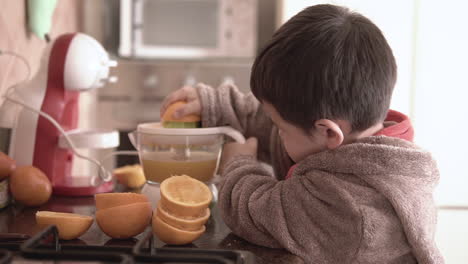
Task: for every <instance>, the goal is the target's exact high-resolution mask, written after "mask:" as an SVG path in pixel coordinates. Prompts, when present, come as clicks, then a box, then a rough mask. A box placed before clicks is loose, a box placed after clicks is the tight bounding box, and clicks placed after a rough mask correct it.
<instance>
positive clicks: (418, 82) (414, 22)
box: [280, 0, 468, 206]
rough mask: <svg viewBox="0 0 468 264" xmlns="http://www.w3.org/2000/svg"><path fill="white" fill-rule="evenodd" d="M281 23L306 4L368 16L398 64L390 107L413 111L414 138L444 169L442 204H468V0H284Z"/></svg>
mask: <svg viewBox="0 0 468 264" xmlns="http://www.w3.org/2000/svg"><path fill="white" fill-rule="evenodd" d="M280 3H281V4H280V13H281V14H282V15H280V23H282V22H284V21H286V20H287V19H289V18H290V17H291V16H293V15H294V14H296V13H297V12H299V11H300V10H302V9H303V8H304V7H307V6H309V5H314V4H321V3H333V4H340V5H344V6H347V7H349V8H350V9H352V10H356V11H357V12H359V13H361V14H363V15H365V16H367V17H369V18H370V19H371V20H372V21H373V22H374V23H375V24H376V25H377V26H378V27H379V28H380V29H381V30H382V31H383V33H384V35H385V36H386V38H387V40H388V42H389V44H390V46H391V47H392V49H393V52H394V54H395V58H396V61H397V64H398V82H397V85H396V87H395V93H394V96H393V99H392V104H391V107H392V108H393V109H395V110H399V111H401V112H403V113H406V114H408V115H410V117H411V118H412V120H413V124H414V127H415V133H416V134H415V142H416V143H417V144H419V145H420V146H422V147H423V148H425V149H428V150H429V151H431V152H432V153H433V155H434V157H435V158H436V160H437V161H438V166H439V169H440V173H441V180H440V184H439V186H438V187H437V190H436V196H435V198H436V201H437V203H438V204H439V205H458V206H459V205H464V206H467V205H468V191H466V190H468V166H465V164H466V165H468V140H466V139H465V133H468V122H467V121H468V110H467V107H468V101H467V99H468V85H467V82H468V27H467V25H468V15H467V13H466V11H467V10H468V1H463V0H447V1H443V2H442V1H437V0H393V1H375V0H335V1H325V0H280Z"/></svg>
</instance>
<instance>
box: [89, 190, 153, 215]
mask: <svg viewBox="0 0 468 264" xmlns="http://www.w3.org/2000/svg"><path fill="white" fill-rule="evenodd" d="M94 200H95V202H96V210H97V211H100V210H103V209H108V208H112V207H117V206H122V205H127V204H133V203H144V202H146V203H147V202H149V201H148V198H147V197H146V196H145V195H143V194H139V193H130V192H126V193H98V194H96V195H94Z"/></svg>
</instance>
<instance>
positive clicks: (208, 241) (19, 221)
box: [0, 196, 303, 264]
mask: <svg viewBox="0 0 468 264" xmlns="http://www.w3.org/2000/svg"><path fill="white" fill-rule="evenodd" d="M38 210H47V211H60V212H71V213H80V214H85V215H93V216H94V212H95V207H94V198H93V197H60V196H53V197H52V198H51V199H50V200H49V202H48V203H47V204H45V205H43V206H41V207H37V208H28V207H23V206H21V205H9V206H8V207H6V208H4V209H1V210H0V233H21V234H27V235H34V234H35V233H36V232H38V231H39V230H40V229H39V228H38V227H37V226H36V223H35V213H36V211H38ZM148 228H150V227H148ZM141 236H142V234H140V235H139V236H136V237H135V238H134V239H130V240H116V239H111V238H109V237H108V236H107V235H105V234H104V233H103V232H102V231H101V230H100V229H99V227H98V226H97V223H96V221H94V223H93V224H92V226H91V228H90V229H89V230H88V231H87V232H86V233H85V234H84V235H82V236H81V237H80V238H79V239H76V240H73V241H70V242H68V243H67V244H70V243H76V244H86V245H99V246H101V245H127V244H128V245H129V246H132V245H134V243H135V242H136V241H137V240H138V239H140V238H141ZM155 245H156V247H164V246H167V245H165V244H164V243H163V242H161V241H160V240H158V239H157V238H156V237H155ZM184 247H193V248H204V249H230V250H247V251H250V252H252V253H253V254H254V255H255V256H256V263H259V264H263V263H265V264H266V263H272V264H274V263H291V264H295V263H303V261H302V260H301V259H300V258H298V257H296V256H294V255H292V254H290V253H288V252H287V251H285V250H282V249H270V248H265V247H261V246H257V245H254V244H251V243H249V242H247V241H245V240H243V239H241V238H239V237H237V236H236V235H234V234H232V233H231V231H230V229H229V228H228V227H227V226H226V225H225V224H224V222H223V221H222V220H221V218H220V216H219V212H218V210H217V209H216V208H214V209H213V210H212V216H211V218H210V220H209V221H208V222H207V224H206V232H205V233H204V234H203V235H202V237H200V238H199V239H198V240H196V241H194V242H193V243H192V244H190V245H186V246H184Z"/></svg>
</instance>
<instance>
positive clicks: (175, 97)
mask: <svg viewBox="0 0 468 264" xmlns="http://www.w3.org/2000/svg"><path fill="white" fill-rule="evenodd" d="M176 101H186V102H187V104H186V105H185V106H183V107H180V108H179V109H177V111H175V112H174V118H177V119H179V118H182V117H184V116H186V115H190V114H195V115H201V104H200V98H199V96H198V93H197V91H196V90H195V88H194V87H192V86H184V87H182V88H180V89H179V90H176V91H174V92H172V93H170V94H169V95H168V96H167V97H166V98H165V99H164V101H163V102H162V106H161V109H160V111H159V115H160V117H162V115H163V114H164V112H165V111H166V109H167V107H168V106H169V105H171V104H172V103H174V102H176Z"/></svg>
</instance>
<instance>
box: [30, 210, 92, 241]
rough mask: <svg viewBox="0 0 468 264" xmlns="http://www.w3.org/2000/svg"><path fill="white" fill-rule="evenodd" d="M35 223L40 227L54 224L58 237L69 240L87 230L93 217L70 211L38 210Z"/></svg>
mask: <svg viewBox="0 0 468 264" xmlns="http://www.w3.org/2000/svg"><path fill="white" fill-rule="evenodd" d="M36 223H37V225H38V226H39V227H41V228H44V227H46V226H49V225H55V226H57V229H58V233H59V238H60V239H64V240H70V239H75V238H78V237H79V236H81V235H83V234H84V233H85V232H86V231H88V229H89V227H90V226H91V224H92V223H93V217H91V216H87V215H80V214H72V213H59V212H50V211H38V212H37V213H36Z"/></svg>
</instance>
